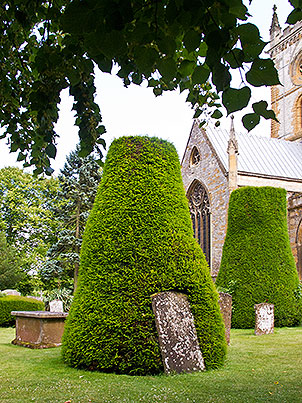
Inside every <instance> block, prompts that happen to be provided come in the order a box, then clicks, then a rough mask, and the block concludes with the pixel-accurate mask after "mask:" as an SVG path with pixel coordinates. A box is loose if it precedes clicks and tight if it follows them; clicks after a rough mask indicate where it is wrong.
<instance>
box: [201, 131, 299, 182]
mask: <svg viewBox="0 0 302 403" xmlns="http://www.w3.org/2000/svg"><path fill="white" fill-rule="evenodd" d="M206 135H207V137H208V139H209V141H210V142H211V144H212V146H213V148H214V149H215V151H216V154H217V156H218V158H219V159H220V161H221V163H222V165H223V166H224V168H225V170H226V171H228V154H227V147H228V140H229V132H228V131H227V130H222V129H218V130H217V129H216V128H215V129H213V128H210V127H207V129H206ZM236 139H237V141H238V151H239V155H238V172H239V173H245V174H250V175H260V176H269V177H279V178H284V179H285V178H286V179H293V180H300V181H302V143H299V142H290V141H286V140H279V139H275V138H268V137H260V136H256V135H252V134H242V133H240V134H239V133H236Z"/></svg>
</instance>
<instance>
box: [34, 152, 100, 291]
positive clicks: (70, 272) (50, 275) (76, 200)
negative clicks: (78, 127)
mask: <svg viewBox="0 0 302 403" xmlns="http://www.w3.org/2000/svg"><path fill="white" fill-rule="evenodd" d="M100 179H101V169H100V167H99V165H98V164H97V162H96V160H95V158H94V157H93V155H90V156H88V157H85V158H83V157H80V156H79V147H77V148H76V150H75V151H73V152H71V153H70V155H69V156H68V157H67V160H66V163H65V165H64V168H63V169H62V170H61V172H60V175H59V177H58V182H59V188H58V192H57V194H56V196H55V202H54V208H53V209H52V212H53V217H54V219H55V220H56V221H57V223H58V230H57V234H56V239H55V240H54V242H53V243H52V244H51V246H50V248H49V250H48V252H47V260H46V262H45V264H44V265H43V267H42V269H41V272H40V273H41V276H42V279H43V281H44V283H45V284H46V285H47V287H51V286H54V284H57V286H59V287H64V286H67V287H68V286H70V279H74V288H76V284H77V277H78V269H79V261H80V257H79V254H80V247H81V244H82V234H83V231H84V228H85V225H86V221H87V218H88V215H89V212H90V210H91V208H92V205H93V202H94V198H95V195H96V191H97V187H98V185H99V182H100Z"/></svg>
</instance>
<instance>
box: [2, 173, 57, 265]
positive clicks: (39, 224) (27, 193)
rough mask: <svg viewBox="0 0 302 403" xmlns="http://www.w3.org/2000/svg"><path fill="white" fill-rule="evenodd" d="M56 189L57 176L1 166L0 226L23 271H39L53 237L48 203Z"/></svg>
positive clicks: (51, 218)
mask: <svg viewBox="0 0 302 403" xmlns="http://www.w3.org/2000/svg"><path fill="white" fill-rule="evenodd" d="M57 190H58V181H57V179H53V178H48V179H46V178H37V177H35V176H34V175H32V174H30V173H25V172H24V171H23V170H22V169H19V168H15V167H7V168H3V169H1V170H0V228H1V230H2V231H3V232H4V234H5V237H6V240H7V243H8V245H10V246H13V247H14V248H15V250H16V253H17V254H18V256H19V257H20V258H21V266H22V269H23V270H24V271H26V272H29V271H32V270H33V271H35V272H37V271H39V269H40V266H41V264H42V262H43V261H44V260H45V256H46V252H47V250H48V248H49V246H50V245H51V244H52V243H53V241H54V239H55V233H56V225H57V222H56V221H54V220H53V213H52V212H51V207H53V204H54V202H55V195H56V193H57Z"/></svg>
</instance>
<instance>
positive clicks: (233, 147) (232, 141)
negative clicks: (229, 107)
mask: <svg viewBox="0 0 302 403" xmlns="http://www.w3.org/2000/svg"><path fill="white" fill-rule="evenodd" d="M227 152H228V154H230V153H232V152H234V153H236V154H239V152H238V141H237V139H236V133H235V127H234V115H231V128H230V138H229V141H228V148H227Z"/></svg>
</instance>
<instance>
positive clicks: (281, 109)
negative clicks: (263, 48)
mask: <svg viewBox="0 0 302 403" xmlns="http://www.w3.org/2000/svg"><path fill="white" fill-rule="evenodd" d="M301 38H302V24H301V23H299V24H296V25H294V26H293V27H287V28H286V29H285V30H284V31H283V32H280V33H279V34H277V35H276V36H275V37H274V38H273V40H272V41H271V49H270V56H271V58H272V59H273V61H274V63H275V66H276V68H277V70H278V74H279V80H280V82H281V84H282V85H277V86H274V87H272V89H271V104H272V109H273V110H274V111H275V113H276V116H277V119H278V120H279V122H280V123H277V122H273V121H272V132H271V136H272V137H278V138H284V139H288V140H295V139H297V138H301V137H302V130H301V126H300V125H299V127H297V125H296V122H297V115H298V114H299V113H300V109H301V102H297V101H298V99H299V96H300V95H301V91H302V86H301V85H302V74H301V61H302V40H301Z"/></svg>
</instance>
